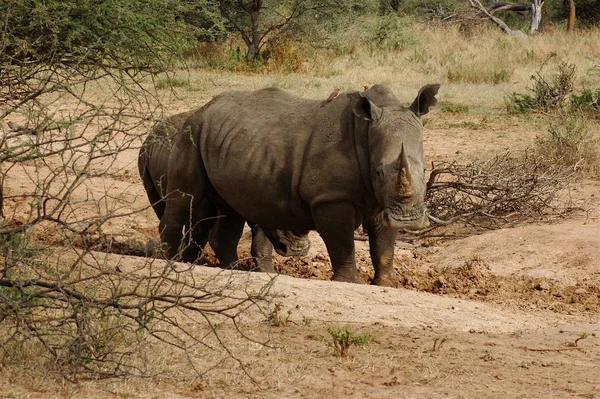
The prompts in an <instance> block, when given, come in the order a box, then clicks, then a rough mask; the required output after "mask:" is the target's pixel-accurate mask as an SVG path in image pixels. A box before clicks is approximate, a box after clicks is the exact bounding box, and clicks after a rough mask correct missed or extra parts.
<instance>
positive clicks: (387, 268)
mask: <svg viewBox="0 0 600 399" xmlns="http://www.w3.org/2000/svg"><path fill="white" fill-rule="evenodd" d="M363 226H364V227H365V229H366V231H367V233H368V235H369V252H370V253H371V261H372V262H373V269H375V276H374V277H373V281H371V284H375V285H382V286H386V287H397V286H398V278H397V276H396V272H395V270H394V247H395V245H396V237H397V236H398V231H396V230H393V229H389V228H387V227H386V226H384V225H383V224H382V223H377V222H376V221H370V222H366V223H364V224H363Z"/></svg>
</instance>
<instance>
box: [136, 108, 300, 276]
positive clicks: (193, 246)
mask: <svg viewBox="0 0 600 399" xmlns="http://www.w3.org/2000/svg"><path fill="white" fill-rule="evenodd" d="M193 113H194V112H193V111H188V112H182V113H179V114H176V115H172V116H169V117H167V118H165V119H164V120H162V121H159V122H158V123H157V124H156V126H155V127H154V129H153V130H152V131H151V132H150V134H149V135H148V136H147V137H146V140H145V141H144V144H143V145H142V147H141V148H140V152H139V156H138V169H139V172H140V177H141V178H142V182H143V184H144V188H145V190H146V193H147V195H148V199H149V200H150V203H151V205H152V208H153V209H154V212H155V213H156V216H157V217H158V219H159V220H161V219H162V218H163V215H164V213H165V201H164V198H165V197H166V196H167V194H166V193H167V182H168V180H167V169H168V162H169V156H170V155H171V149H172V142H173V140H174V139H175V138H176V137H177V135H178V134H184V133H183V130H182V128H183V125H184V123H185V121H186V119H187V118H188V117H190V116H191V115H192V114H193ZM195 184H197V182H196V181H195V180H194V179H193V178H192V179H191V180H189V181H188V182H187V184H185V185H183V186H181V185H180V186H179V187H178V193H185V192H187V191H188V189H187V187H190V186H193V185H195ZM214 198H215V199H216V197H214ZM190 206H191V208H190ZM190 209H191V210H192V211H191V212H190ZM186 211H187V212H185V217H186V218H187V220H189V222H188V223H187V224H185V223H184V224H182V225H179V227H178V228H179V229H182V228H187V229H188V230H190V229H189V226H192V228H191V234H189V235H188V237H187V240H186V241H185V243H184V245H183V249H182V250H181V251H182V252H181V254H180V255H181V258H182V260H184V261H188V262H194V261H196V260H199V258H200V257H201V255H202V253H203V247H204V245H205V244H206V242H207V241H208V239H209V237H211V246H212V247H213V249H214V250H215V253H216V254H217V258H218V259H219V261H220V263H221V265H225V266H230V265H232V264H233V263H234V262H236V261H237V260H238V258H237V250H236V249H237V248H231V246H228V245H221V243H220V242H219V241H218V239H217V237H218V236H219V234H218V233H215V234H214V236H215V239H214V240H213V239H212V236H211V235H210V234H209V233H210V231H211V229H212V230H214V231H217V232H218V231H219V229H220V228H221V224H220V218H221V217H222V218H228V217H230V215H228V214H227V210H226V209H225V210H222V211H220V210H219V208H218V206H217V204H216V203H215V202H214V201H213V200H212V199H209V198H205V199H203V200H202V201H192V202H191V203H189V204H188V209H187V210H186ZM231 217H238V215H236V214H233V215H231ZM236 220H237V221H238V226H236V227H238V228H239V229H240V230H241V228H243V225H244V220H241V219H236ZM248 224H249V225H250V227H251V229H252V245H251V253H252V256H253V257H254V258H255V259H256V261H257V267H258V269H259V270H261V271H267V272H274V271H275V269H274V268H273V264H272V260H271V253H272V250H273V247H275V250H276V251H277V253H279V254H280V255H283V256H302V255H306V253H307V252H308V249H309V248H310V240H309V239H308V236H307V235H306V234H302V233H295V232H291V231H282V230H273V231H271V230H263V229H261V228H260V227H259V226H257V225H255V224H253V223H251V222H249V223H248ZM271 242H272V244H271ZM223 247H225V249H223ZM236 247H237V242H236Z"/></svg>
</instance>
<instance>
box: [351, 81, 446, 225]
mask: <svg viewBox="0 0 600 399" xmlns="http://www.w3.org/2000/svg"><path fill="white" fill-rule="evenodd" d="M438 89H439V85H427V86H424V87H423V88H422V89H421V90H420V91H419V94H418V95H417V98H416V99H415V101H414V102H413V104H412V105H411V106H410V107H409V108H405V107H403V106H401V105H400V104H399V102H398V100H397V99H396V98H395V96H394V95H393V94H392V92H391V91H390V90H389V89H388V88H387V87H385V86H381V85H376V86H373V87H372V88H371V89H369V90H367V91H365V92H363V93H350V94H349V95H348V97H349V98H350V102H351V106H352V111H353V112H354V114H355V115H356V116H357V117H359V118H363V119H365V120H367V121H369V131H368V145H369V157H370V178H371V182H372V186H373V191H374V193H375V197H376V198H377V201H378V202H379V203H380V205H381V206H382V207H383V212H382V213H381V214H380V215H379V217H380V218H381V219H382V222H383V223H384V224H385V225H387V226H388V227H389V228H392V229H409V230H417V229H422V228H424V227H426V226H427V212H426V207H425V176H424V175H425V161H424V154H423V125H422V123H421V119H420V116H421V115H425V114H426V113H427V112H429V107H431V106H433V105H435V103H436V102H437V100H436V98H435V95H436V94H437V92H438Z"/></svg>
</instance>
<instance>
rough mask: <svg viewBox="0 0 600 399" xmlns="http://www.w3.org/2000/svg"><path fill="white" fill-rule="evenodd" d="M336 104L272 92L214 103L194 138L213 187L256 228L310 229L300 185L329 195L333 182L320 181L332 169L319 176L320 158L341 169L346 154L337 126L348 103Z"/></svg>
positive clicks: (348, 145)
mask: <svg viewBox="0 0 600 399" xmlns="http://www.w3.org/2000/svg"><path fill="white" fill-rule="evenodd" d="M340 100H341V101H340ZM340 100H338V101H336V104H334V103H331V104H328V107H327V108H321V107H320V104H321V103H322V102H321V101H318V100H306V99H302V98H299V97H295V96H292V95H290V94H288V93H286V92H284V91H282V90H279V89H263V90H259V91H256V92H237V93H236V92H230V93H224V94H222V95H220V96H218V97H216V98H215V99H214V100H213V101H212V102H211V103H210V104H208V106H207V107H205V109H204V110H203V112H202V116H201V119H202V120H201V121H200V125H201V128H200V129H201V133H200V139H199V141H200V147H201V153H202V159H203V161H204V164H205V167H206V171H207V174H208V177H209V179H210V182H211V184H212V186H213V187H214V188H215V189H216V191H217V192H218V193H219V195H220V196H221V197H223V198H224V199H225V200H226V201H227V202H228V203H229V205H231V206H232V207H233V208H234V209H236V210H237V211H238V212H239V213H241V214H242V215H243V216H244V217H246V218H247V219H249V220H252V221H255V222H257V223H258V224H261V225H263V226H266V227H270V226H272V225H273V224H272V223H271V222H272V221H273V220H274V219H276V220H277V226H278V228H286V229H311V228H314V226H313V224H312V223H313V221H312V218H311V214H310V205H311V199H312V198H307V196H306V195H304V193H305V192H308V191H311V189H310V188H309V189H307V187H313V188H314V190H313V191H315V192H318V191H320V192H325V191H327V192H330V191H331V190H332V189H335V187H333V186H334V185H335V184H340V183H339V179H338V181H337V182H328V181H327V179H328V178H329V177H331V175H332V174H335V173H334V172H335V171H333V170H332V171H330V173H328V171H326V170H320V168H319V164H320V163H323V168H326V165H325V163H324V160H326V159H328V160H330V159H333V160H334V163H335V164H336V165H337V164H339V163H340V162H342V163H343V162H345V161H346V160H347V155H346V153H349V152H353V147H352V146H353V139H352V136H351V135H352V132H348V131H347V129H345V128H344V126H343V123H342V119H343V118H342V109H343V108H344V104H345V103H346V102H347V101H345V100H344V99H340ZM329 105H330V106H329ZM344 135H346V136H347V137H343V136H344ZM322 154H327V155H326V156H322ZM349 167H350V168H351V167H352V166H351V165H350V166H349ZM344 172H348V168H345V170H344ZM350 173H351V172H350ZM328 174H329V176H327V175H328ZM321 186H323V187H325V186H326V188H325V189H321ZM282 220H289V221H290V224H288V225H282V224H281V221H282Z"/></svg>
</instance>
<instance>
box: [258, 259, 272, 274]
mask: <svg viewBox="0 0 600 399" xmlns="http://www.w3.org/2000/svg"><path fill="white" fill-rule="evenodd" d="M255 262H256V268H255V269H254V271H257V272H263V273H277V271H276V270H275V267H274V266H273V262H270V261H265V260H264V259H256V260H255Z"/></svg>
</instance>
